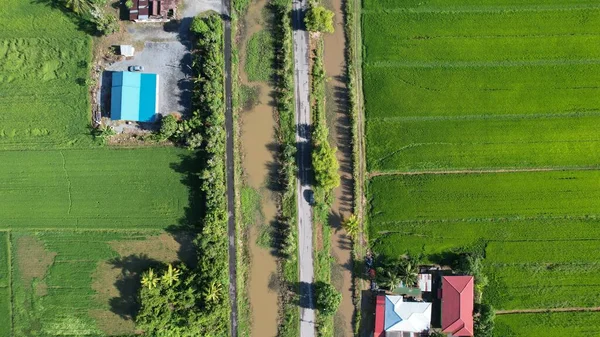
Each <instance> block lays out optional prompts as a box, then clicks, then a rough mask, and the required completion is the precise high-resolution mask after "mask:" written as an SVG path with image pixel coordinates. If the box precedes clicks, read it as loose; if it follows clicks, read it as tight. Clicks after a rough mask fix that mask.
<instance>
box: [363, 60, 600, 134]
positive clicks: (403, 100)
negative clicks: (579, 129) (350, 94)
mask: <svg viewBox="0 0 600 337" xmlns="http://www.w3.org/2000/svg"><path fill="white" fill-rule="evenodd" d="M598 83H600V61H599V62H597V63H590V64H586V63H579V64H578V63H562V64H553V63H552V62H550V63H545V62H542V63H540V64H538V65H530V64H515V65H514V66H506V67H503V66H493V67H488V66H482V65H475V66H474V67H471V66H467V67H440V66H427V67H424V66H416V67H414V66H393V65H385V66H369V65H367V66H366V67H365V78H364V91H365V103H366V107H367V111H366V115H367V121H372V120H373V119H374V118H389V117H397V118H405V119H406V118H407V117H410V118H413V119H416V118H423V117H428V118H437V119H449V118H469V117H474V116H475V117H482V116H486V117H491V116H507V115H517V116H531V115H556V114H563V115H572V114H575V113H590V112H594V113H597V112H598V111H600V86H599V85H598ZM374 136H375V137H376V136H377V135H374Z"/></svg>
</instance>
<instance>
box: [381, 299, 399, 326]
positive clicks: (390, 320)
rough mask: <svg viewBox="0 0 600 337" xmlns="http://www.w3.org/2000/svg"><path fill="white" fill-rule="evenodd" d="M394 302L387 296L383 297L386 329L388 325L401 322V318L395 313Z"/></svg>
mask: <svg viewBox="0 0 600 337" xmlns="http://www.w3.org/2000/svg"><path fill="white" fill-rule="evenodd" d="M395 307H396V304H395V303H393V302H392V301H390V298H389V297H387V296H386V297H385V320H384V323H385V330H388V329H389V328H390V327H392V326H394V325H396V324H397V323H399V322H402V318H400V316H398V314H397V313H396V308H395Z"/></svg>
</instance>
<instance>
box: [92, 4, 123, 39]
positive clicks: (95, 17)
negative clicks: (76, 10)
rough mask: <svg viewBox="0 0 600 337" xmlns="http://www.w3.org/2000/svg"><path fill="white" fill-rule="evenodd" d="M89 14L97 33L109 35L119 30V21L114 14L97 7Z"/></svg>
mask: <svg viewBox="0 0 600 337" xmlns="http://www.w3.org/2000/svg"><path fill="white" fill-rule="evenodd" d="M91 14H92V19H91V22H92V23H93V24H94V25H95V26H96V30H97V31H98V33H100V34H102V35H109V34H113V33H116V32H118V31H119V29H120V26H119V22H118V20H117V17H115V16H114V15H112V14H106V13H104V12H103V11H102V10H101V9H98V8H96V9H94V10H93V11H92V13H91Z"/></svg>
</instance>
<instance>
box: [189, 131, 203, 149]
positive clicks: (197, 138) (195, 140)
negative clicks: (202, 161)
mask: <svg viewBox="0 0 600 337" xmlns="http://www.w3.org/2000/svg"><path fill="white" fill-rule="evenodd" d="M202 139H203V138H202V135H201V134H199V133H192V134H190V135H189V136H188V137H187V139H186V140H185V143H186V145H187V147H188V149H190V150H193V149H197V148H199V147H200V146H202Z"/></svg>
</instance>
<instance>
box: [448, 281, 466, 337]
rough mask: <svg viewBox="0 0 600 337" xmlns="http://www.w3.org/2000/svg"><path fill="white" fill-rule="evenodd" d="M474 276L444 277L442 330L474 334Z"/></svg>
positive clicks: (460, 336)
mask: <svg viewBox="0 0 600 337" xmlns="http://www.w3.org/2000/svg"><path fill="white" fill-rule="evenodd" d="M473 286H474V279H473V276H444V277H443V278H442V332H444V333H449V334H452V336H456V337H462V336H473V299H474V289H473Z"/></svg>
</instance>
